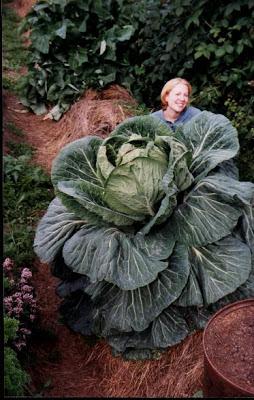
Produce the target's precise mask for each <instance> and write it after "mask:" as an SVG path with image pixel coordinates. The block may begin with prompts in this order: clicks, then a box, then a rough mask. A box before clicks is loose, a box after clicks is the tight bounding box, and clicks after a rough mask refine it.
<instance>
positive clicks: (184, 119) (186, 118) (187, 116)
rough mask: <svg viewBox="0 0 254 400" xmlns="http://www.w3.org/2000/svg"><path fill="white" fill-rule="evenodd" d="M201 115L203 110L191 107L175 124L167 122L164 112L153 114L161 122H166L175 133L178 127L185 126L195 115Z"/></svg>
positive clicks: (184, 111) (186, 109)
mask: <svg viewBox="0 0 254 400" xmlns="http://www.w3.org/2000/svg"><path fill="white" fill-rule="evenodd" d="M199 113H201V110H199V108H196V107H192V106H189V107H187V108H185V110H183V111H182V112H181V114H180V115H179V117H178V118H177V120H176V121H175V122H171V121H167V120H166V119H165V118H164V115H163V110H159V111H155V112H153V113H151V115H152V116H154V117H156V118H159V119H160V120H161V121H163V122H165V123H166V124H167V125H168V126H169V128H171V129H173V131H174V130H175V128H176V127H177V126H178V125H181V124H185V123H186V122H187V121H189V120H190V119H191V118H192V117H194V116H195V115H197V114H199Z"/></svg>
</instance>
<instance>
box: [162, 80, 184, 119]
mask: <svg viewBox="0 0 254 400" xmlns="http://www.w3.org/2000/svg"><path fill="white" fill-rule="evenodd" d="M165 100H166V102H167V103H168V108H170V109H171V110H173V111H175V112H177V113H181V112H182V111H183V110H184V108H185V107H186V106H187V104H188V101H189V90H188V86H187V85H184V84H183V83H178V84H177V85H176V86H174V87H173V89H172V90H171V91H170V92H169V93H168V94H167V95H166V96H165Z"/></svg>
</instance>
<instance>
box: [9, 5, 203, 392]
mask: <svg viewBox="0 0 254 400" xmlns="http://www.w3.org/2000/svg"><path fill="white" fill-rule="evenodd" d="M33 3H34V1H32V0H30V2H29V1H25V0H23V1H22V0H19V1H16V2H13V4H14V5H15V7H14V8H15V9H16V11H17V12H18V13H19V15H21V16H24V15H25V14H26V13H27V11H28V9H29V7H30V6H31V4H33ZM123 95H124V96H126V100H128V101H130V102H131V101H133V100H131V97H130V96H129V95H128V94H127V93H126V92H123V91H122V89H121V88H119V87H118V88H116V89H114V88H113V89H112V90H111V91H110V90H109V91H108V92H107V93H104V94H103V93H102V94H101V95H98V94H96V93H95V92H93V91H89V92H88V93H87V94H86V96H84V98H82V99H81V100H80V101H79V102H78V103H76V104H75V105H73V106H72V108H71V109H70V111H69V112H68V113H67V114H66V116H64V117H63V118H62V119H61V120H60V121H59V122H57V123H56V122H54V121H52V120H48V119H47V120H44V117H43V116H36V115H34V114H33V113H31V112H27V110H26V109H25V108H24V107H23V106H22V105H21V104H20V103H19V101H18V99H17V97H16V96H14V95H13V94H11V93H8V92H5V93H4V96H3V118H4V126H5V129H4V140H3V145H4V146H3V150H4V152H6V151H8V145H7V142H8V140H10V139H12V140H16V141H17V140H20V141H26V142H27V143H29V144H31V145H32V146H33V147H35V148H36V149H37V152H36V154H35V157H34V162H36V163H37V164H39V165H41V166H42V167H43V168H45V170H46V171H47V172H49V171H50V168H51V163H52V160H53V158H54V157H55V156H56V154H57V153H58V151H59V149H60V148H61V147H62V146H63V145H64V144H65V143H67V142H69V141H72V140H75V139H78V138H79V137H82V136H85V135H87V134H89V133H92V132H93V133H95V134H97V135H99V136H101V137H105V136H107V134H108V133H109V132H110V131H111V130H112V129H113V128H114V126H115V125H116V124H118V123H119V122H121V120H123V119H124V118H126V117H127V116H128V115H129V114H128V113H127V112H126V111H125V110H124V108H123V107H122V106H121V105H120V103H119V99H120V98H121V99H122V97H123ZM133 104H134V101H133ZM105 109H106V110H107V112H106V113H105ZM95 110H96V112H95ZM105 115H107V117H106V119H105ZM8 123H13V124H15V126H16V127H18V128H20V129H22V130H23V131H24V133H25V138H17V137H16V136H14V135H13V134H11V132H10V130H8V128H6V125H8ZM35 269H36V272H35V273H34V276H33V283H34V286H35V290H36V294H37V302H38V305H39V320H38V327H39V328H40V330H41V332H43V331H42V330H44V334H41V335H37V336H36V337H35V338H34V340H33V342H32V344H31V348H30V350H29V351H30V359H31V364H30V365H29V366H28V367H27V369H28V372H29V373H30V375H31V377H32V384H31V387H32V388H33V391H34V393H38V392H41V395H42V396H46V397H191V396H192V395H193V393H195V392H196V391H197V390H199V389H201V388H202V373H203V353H202V333H201V332H197V333H195V334H194V335H191V336H190V337H188V338H187V339H186V340H185V341H184V342H183V343H181V344H180V345H177V346H174V347H173V348H172V349H170V350H168V351H167V352H166V353H165V354H164V355H163V357H162V358H161V360H158V361H138V362H137V361H136V362H134V361H123V360H122V359H121V358H114V357H112V356H111V350H110V347H109V346H108V345H107V344H106V343H105V342H104V341H103V340H101V341H99V342H97V344H95V345H94V346H91V345H90V344H89V342H87V341H86V340H85V338H84V337H83V336H81V335H79V334H75V333H73V332H72V331H70V330H69V329H68V328H67V327H66V326H65V325H63V324H62V323H61V322H60V319H59V313H58V305H59V303H60V299H59V298H58V297H57V296H56V294H55V288H56V286H57V284H58V279H57V278H54V277H53V276H52V275H51V273H50V269H49V266H48V265H47V264H42V263H40V262H39V261H38V260H37V261H36V262H35ZM46 383H47V385H46V387H44V385H45V384H46Z"/></svg>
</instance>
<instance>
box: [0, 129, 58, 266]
mask: <svg viewBox="0 0 254 400" xmlns="http://www.w3.org/2000/svg"><path fill="white" fill-rule="evenodd" d="M8 129H10V130H11V131H12V132H14V133H16V134H18V135H19V136H20V135H22V134H23V132H22V131H21V130H19V129H18V128H16V126H15V125H14V124H8ZM8 145H9V148H10V151H11V152H10V154H8V155H5V156H4V157H3V161H4V185H3V193H4V196H3V198H4V202H3V206H4V255H5V257H10V258H12V259H14V260H15V262H16V264H17V265H23V264H25V263H27V262H28V263H30V262H32V260H33V259H34V256H35V254H34V252H33V249H32V243H33V236H34V227H35V225H36V222H37V221H38V219H39V217H40V213H41V210H43V209H45V208H46V207H47V206H48V203H49V201H50V200H51V199H52V197H53V193H52V192H53V191H52V185H51V182H50V179H49V176H48V175H47V174H46V173H45V172H44V171H43V170H42V168H41V167H38V166H35V165H33V164H32V163H31V157H32V155H33V153H34V149H33V148H32V147H31V146H29V145H27V144H26V143H21V144H19V143H15V142H14V141H12V142H9V143H8Z"/></svg>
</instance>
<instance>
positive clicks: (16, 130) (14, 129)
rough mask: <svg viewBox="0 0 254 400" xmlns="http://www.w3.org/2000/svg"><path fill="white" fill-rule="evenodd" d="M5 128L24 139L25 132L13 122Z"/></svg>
mask: <svg viewBox="0 0 254 400" xmlns="http://www.w3.org/2000/svg"><path fill="white" fill-rule="evenodd" d="M5 128H6V129H8V130H9V131H10V132H11V133H13V134H14V135H16V136H18V137H24V135H25V134H24V132H23V130H22V129H20V128H18V127H17V126H16V125H15V124H14V123H13V122H7V124H6V125H5Z"/></svg>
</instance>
